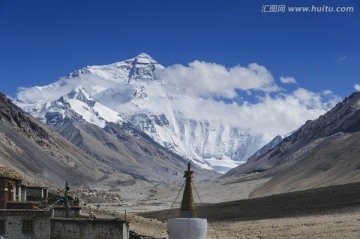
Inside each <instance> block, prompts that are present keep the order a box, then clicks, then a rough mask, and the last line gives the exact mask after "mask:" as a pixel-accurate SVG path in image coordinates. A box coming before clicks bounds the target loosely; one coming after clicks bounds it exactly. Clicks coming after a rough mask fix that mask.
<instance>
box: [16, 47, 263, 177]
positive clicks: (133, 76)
mask: <svg viewBox="0 0 360 239" xmlns="http://www.w3.org/2000/svg"><path fill="white" fill-rule="evenodd" d="M164 69H165V68H164V67H163V66H162V65H160V64H159V63H157V62H156V61H155V60H154V59H153V58H151V57H150V56H149V55H148V54H146V53H141V54H139V55H138V56H136V57H134V58H131V59H129V60H125V61H120V62H116V63H113V64H109V65H101V66H87V67H85V68H83V69H80V70H78V71H75V72H73V73H71V74H70V75H68V77H66V78H62V79H61V80H59V81H58V82H55V83H53V84H50V85H48V86H43V87H41V91H40V90H39V89H38V88H35V87H34V88H33V92H30V90H29V93H27V92H25V91H24V92H20V94H19V95H18V100H17V101H16V102H17V104H18V105H19V106H20V107H22V108H23V109H24V110H26V111H27V112H30V113H31V114H33V115H34V116H35V117H37V118H39V119H41V120H42V121H44V122H45V123H47V124H48V125H50V126H52V127H55V125H56V126H57V125H59V124H61V122H62V120H63V119H64V118H66V117H75V116H76V117H82V118H83V119H84V120H86V121H87V122H90V123H92V124H96V125H98V126H99V127H101V128H104V127H105V126H106V123H107V122H114V123H122V122H128V123H130V124H132V125H134V126H135V127H137V128H138V129H139V130H141V131H143V132H145V133H146V134H147V135H149V136H150V137H151V138H152V139H153V140H155V141H156V142H157V143H159V144H160V145H162V146H164V147H167V148H168V149H170V150H172V151H173V152H175V153H177V154H179V155H181V156H183V157H185V158H188V159H191V160H192V161H193V162H194V163H196V164H197V165H199V166H201V167H203V168H206V169H210V170H214V171H217V172H221V173H224V172H226V171H227V170H229V169H231V168H233V167H235V166H237V165H239V164H240V163H242V162H244V161H245V160H246V159H247V158H248V157H250V156H251V155H252V154H253V153H255V152H256V150H258V149H259V148H260V147H261V146H263V145H264V144H265V143H266V142H263V139H262V138H261V136H259V135H253V134H251V133H249V132H248V131H247V130H245V129H242V128H240V127H237V126H234V125H232V124H230V123H224V122H223V120H222V117H221V116H219V117H218V116H213V115H205V114H204V113H198V109H199V108H201V107H204V105H203V104H204V103H203V100H202V99H198V98H196V97H195V96H193V95H186V94H184V92H183V91H182V90H183V89H182V88H181V89H180V88H176V86H174V85H173V83H172V82H171V81H168V80H169V79H166V78H164V77H163V76H162V74H159V72H161V71H163V70H164ZM34 92H35V93H39V94H38V95H36V97H35V96H34V94H32V93H34ZM46 92H48V93H46ZM34 102H36V103H34ZM39 102H40V103H39ZM189 109H191V110H189Z"/></svg>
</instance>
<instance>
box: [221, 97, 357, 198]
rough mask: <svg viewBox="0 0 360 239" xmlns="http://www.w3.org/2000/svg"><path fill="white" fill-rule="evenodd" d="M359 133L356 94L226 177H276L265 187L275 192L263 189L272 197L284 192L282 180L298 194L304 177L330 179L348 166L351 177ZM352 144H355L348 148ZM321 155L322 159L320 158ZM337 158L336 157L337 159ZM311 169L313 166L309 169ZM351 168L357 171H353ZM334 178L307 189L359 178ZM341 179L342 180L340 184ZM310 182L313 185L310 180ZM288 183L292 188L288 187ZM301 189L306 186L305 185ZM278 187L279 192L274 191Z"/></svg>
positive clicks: (315, 183)
mask: <svg viewBox="0 0 360 239" xmlns="http://www.w3.org/2000/svg"><path fill="white" fill-rule="evenodd" d="M359 131H360V93H359V92H357V93H353V94H352V95H350V96H349V97H347V98H345V99H344V100H343V101H342V102H341V103H338V104H337V105H336V106H335V107H334V108H333V109H332V110H330V111H329V112H327V113H326V114H324V115H322V116H320V117H319V118H318V119H316V120H313V121H307V122H306V123H305V124H304V125H303V126H302V127H300V128H299V129H298V130H297V131H295V132H294V133H293V134H291V135H290V136H288V137H286V138H285V139H283V140H282V141H281V142H280V143H279V144H278V145H277V146H276V147H274V148H273V149H271V150H269V151H267V152H265V153H264V152H262V153H259V154H258V155H256V154H255V156H254V157H251V158H250V160H248V162H247V163H245V164H243V165H240V166H239V167H237V168H235V169H232V170H230V171H229V172H228V173H226V174H225V175H224V177H230V176H234V177H244V175H247V177H249V176H250V177H253V178H262V177H273V179H272V180H270V181H269V182H268V183H267V184H266V185H272V187H273V188H272V189H271V188H269V186H266V185H265V186H264V188H266V187H268V188H267V193H270V192H272V190H273V191H274V192H275V191H277V192H281V190H282V189H281V188H280V186H279V185H280V183H279V180H280V178H281V180H283V183H281V185H283V187H284V188H287V189H286V190H290V188H291V187H293V188H292V189H291V190H298V188H300V189H301V186H300V187H298V188H296V185H297V184H301V183H300V182H301V181H302V180H305V178H304V177H305V176H306V177H308V176H310V175H316V174H318V173H322V175H327V174H328V173H329V171H332V170H329V169H332V168H337V169H338V170H343V169H342V167H345V164H347V165H351V167H350V166H349V168H348V170H350V169H351V170H350V171H346V172H347V173H349V174H352V173H353V171H352V170H356V167H355V166H354V165H355V164H356V163H354V162H353V161H354V154H353V153H354V150H355V142H356V138H357V137H359ZM349 142H354V143H353V144H350V145H349ZM318 152H322V153H323V155H322V156H319V154H318ZM335 155H337V156H336V157H335ZM340 159H342V160H345V162H346V163H344V162H343V163H341V164H339V160H340ZM314 161H315V162H314ZM315 163H316V166H315ZM295 165H296V166H295ZM310 165H312V166H311V167H310ZM320 165H322V166H320ZM352 166H354V167H355V168H352ZM289 172H292V173H293V174H290V173H289ZM295 172H296V173H295ZM324 172H326V173H324ZM284 175H286V177H285V176H284ZM299 175H302V176H299ZM334 175H337V178H336V177H331V175H328V177H325V176H322V177H318V179H319V178H322V179H321V180H319V181H317V182H315V181H314V182H313V185H311V184H308V183H307V184H306V188H309V187H310V188H311V187H312V186H314V187H315V186H316V187H318V186H321V185H324V184H326V183H327V182H326V180H328V182H333V183H335V184H336V183H338V182H340V181H341V182H342V183H344V182H352V180H355V181H356V180H357V177H353V178H352V179H350V178H347V179H344V178H343V176H342V175H339V174H337V173H336V174H335V173H333V176H334ZM295 177H297V181H296V180H294V178H295ZM314 177H315V176H314ZM330 177H331V178H330ZM340 178H342V179H341V180H340ZM308 180H310V181H311V179H308ZM314 180H315V179H314ZM275 181H277V182H278V183H279V184H278V186H275V183H274V182H275ZM290 181H291V182H290ZM286 182H287V183H288V184H289V185H291V186H289V187H287V186H285V184H286ZM302 185H303V186H304V185H305V183H304V184H302ZM275 187H278V188H277V189H276V190H275V189H274V188H275ZM304 187H305V186H304ZM259 190H260V189H259ZM284 190H285V189H284ZM259 194H261V193H259Z"/></svg>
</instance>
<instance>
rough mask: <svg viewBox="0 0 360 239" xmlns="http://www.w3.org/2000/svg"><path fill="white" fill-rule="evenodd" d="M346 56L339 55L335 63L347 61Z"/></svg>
mask: <svg viewBox="0 0 360 239" xmlns="http://www.w3.org/2000/svg"><path fill="white" fill-rule="evenodd" d="M347 59H348V57H347V56H341V57H339V58H337V59H336V63H338V64H344V63H345V62H346V61H347Z"/></svg>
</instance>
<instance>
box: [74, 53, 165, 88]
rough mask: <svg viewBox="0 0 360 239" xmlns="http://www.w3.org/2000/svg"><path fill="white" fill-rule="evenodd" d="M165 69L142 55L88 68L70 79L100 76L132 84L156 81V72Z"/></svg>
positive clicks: (75, 73) (146, 55) (77, 72)
mask: <svg viewBox="0 0 360 239" xmlns="http://www.w3.org/2000/svg"><path fill="white" fill-rule="evenodd" d="M163 69H164V67H163V66H162V65H160V64H159V63H157V62H156V61H155V60H154V59H153V58H152V57H151V56H149V55H148V54H146V53H141V54H139V55H138V56H136V57H134V58H131V59H129V60H125V61H121V62H116V63H112V64H109V65H101V66H87V67H85V68H82V69H80V70H77V71H75V72H73V73H70V74H69V76H68V78H76V77H81V76H84V75H90V76H91V75H92V76H94V75H95V76H98V77H101V78H103V79H105V80H110V81H116V82H119V83H125V84H131V83H134V82H137V81H144V82H146V81H152V80H156V79H157V77H156V76H155V75H156V73H155V72H156V71H159V70H163Z"/></svg>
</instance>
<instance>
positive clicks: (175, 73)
mask: <svg viewBox="0 0 360 239" xmlns="http://www.w3.org/2000/svg"><path fill="white" fill-rule="evenodd" d="M162 77H163V78H165V79H166V80H168V81H170V82H171V83H172V84H174V85H175V86H177V87H179V88H181V89H183V90H184V91H186V92H187V93H189V94H191V95H195V96H200V97H205V98H207V97H211V96H220V97H225V98H234V97H236V96H237V93H236V90H244V91H249V90H253V91H263V92H274V91H278V90H279V87H278V86H277V85H276V84H275V82H274V79H273V76H272V75H271V73H270V72H269V71H268V70H267V69H266V68H265V67H263V66H261V65H258V64H256V63H252V64H249V65H248V66H247V67H242V66H234V67H231V68H226V67H225V66H223V65H219V64H216V63H207V62H204V61H197V60H196V61H194V62H191V63H189V65H188V66H183V65H179V64H177V65H174V66H171V67H168V68H166V69H165V70H164V71H163V72H162Z"/></svg>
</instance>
